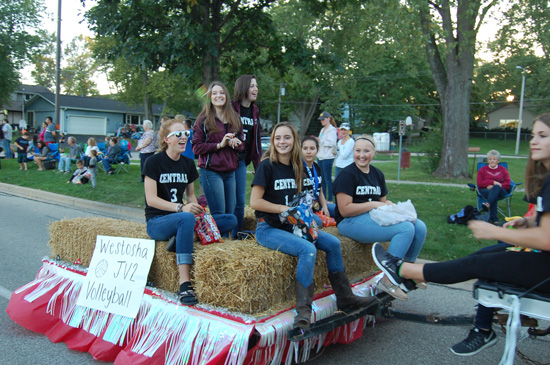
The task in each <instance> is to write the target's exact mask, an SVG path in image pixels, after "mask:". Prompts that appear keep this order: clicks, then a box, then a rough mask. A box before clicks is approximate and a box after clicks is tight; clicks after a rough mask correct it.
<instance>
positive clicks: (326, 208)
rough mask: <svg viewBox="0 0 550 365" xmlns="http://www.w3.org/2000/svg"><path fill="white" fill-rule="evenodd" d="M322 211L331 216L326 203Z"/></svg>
mask: <svg viewBox="0 0 550 365" xmlns="http://www.w3.org/2000/svg"><path fill="white" fill-rule="evenodd" d="M321 213H323V214H324V215H326V216H327V217H330V213H329V212H328V207H327V206H326V205H325V206H324V207H322V208H321Z"/></svg>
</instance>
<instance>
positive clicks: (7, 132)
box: [2, 119, 13, 159]
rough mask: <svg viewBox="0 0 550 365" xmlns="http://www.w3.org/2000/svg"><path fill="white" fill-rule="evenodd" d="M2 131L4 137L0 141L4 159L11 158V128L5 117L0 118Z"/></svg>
mask: <svg viewBox="0 0 550 365" xmlns="http://www.w3.org/2000/svg"><path fill="white" fill-rule="evenodd" d="M2 132H3V133H4V139H3V140H2V143H3V145H4V156H5V158H6V159H8V158H13V152H12V151H11V139H12V138H13V129H12V128H11V124H10V122H9V121H8V120H7V119H3V120H2Z"/></svg>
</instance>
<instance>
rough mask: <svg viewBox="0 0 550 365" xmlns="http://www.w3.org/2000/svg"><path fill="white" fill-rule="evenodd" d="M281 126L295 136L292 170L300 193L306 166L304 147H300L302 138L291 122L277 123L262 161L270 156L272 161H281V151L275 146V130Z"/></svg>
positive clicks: (291, 157) (291, 158)
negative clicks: (303, 153)
mask: <svg viewBox="0 0 550 365" xmlns="http://www.w3.org/2000/svg"><path fill="white" fill-rule="evenodd" d="M281 127H287V128H289V129H290V131H291V133H292V136H293V137H294V143H293V144H292V152H291V155H290V164H291V165H292V170H293V171H294V179H295V180H296V191H297V192H298V193H300V192H301V191H302V180H303V176H302V175H303V172H304V167H303V166H302V148H301V147H300V140H299V139H298V131H297V130H296V127H294V126H293V125H292V124H291V123H289V122H282V123H279V124H277V125H276V126H275V127H274V128H273V131H272V132H271V140H270V144H269V148H268V149H267V151H265V153H264V156H263V157H262V161H263V160H265V159H266V158H269V160H270V161H271V163H273V162H277V163H279V152H277V149H276V148H275V132H276V131H277V129H279V128H281Z"/></svg>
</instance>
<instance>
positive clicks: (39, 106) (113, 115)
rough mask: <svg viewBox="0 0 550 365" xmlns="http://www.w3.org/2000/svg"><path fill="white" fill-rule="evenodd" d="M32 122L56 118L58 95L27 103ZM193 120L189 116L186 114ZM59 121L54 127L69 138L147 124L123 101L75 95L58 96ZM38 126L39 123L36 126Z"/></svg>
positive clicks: (157, 109)
mask: <svg viewBox="0 0 550 365" xmlns="http://www.w3.org/2000/svg"><path fill="white" fill-rule="evenodd" d="M25 109H26V110H27V114H32V120H34V121H38V123H42V121H44V120H45V119H46V117H47V116H51V117H52V118H55V95H54V94H52V93H37V94H35V95H34V96H33V97H32V98H31V99H30V100H28V101H27V102H26V103H25ZM161 113H162V105H153V115H154V117H155V118H154V119H155V120H153V122H156V121H158V120H159V119H160V116H161ZM182 114H184V115H185V116H186V117H192V116H193V115H192V114H191V113H189V112H183V113H182ZM59 119H60V120H59V121H55V120H54V123H55V124H56V125H57V126H58V129H59V130H60V131H61V132H64V133H66V134H70V135H88V136H90V135H112V134H115V133H116V130H117V128H118V127H119V126H122V125H124V124H128V123H129V124H134V125H141V124H142V123H143V120H144V112H143V106H135V105H131V104H128V103H125V102H123V101H119V100H112V99H105V98H97V97H84V96H74V95H60V96H59ZM35 125H36V123H35Z"/></svg>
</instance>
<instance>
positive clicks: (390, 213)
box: [369, 199, 417, 226]
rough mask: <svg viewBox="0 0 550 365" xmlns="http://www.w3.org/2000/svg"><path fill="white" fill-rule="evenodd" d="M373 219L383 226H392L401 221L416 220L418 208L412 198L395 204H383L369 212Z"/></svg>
mask: <svg viewBox="0 0 550 365" xmlns="http://www.w3.org/2000/svg"><path fill="white" fill-rule="evenodd" d="M369 214H370V217H371V218H372V220H373V221H375V222H376V223H378V224H379V225H381V226H391V225H394V224H397V223H401V222H413V223H414V222H416V218H417V215H416V209H414V205H413V203H412V202H411V200H410V199H409V200H407V201H406V202H398V203H397V204H393V205H383V206H381V207H379V208H376V209H373V210H371V211H370V212H369Z"/></svg>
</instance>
